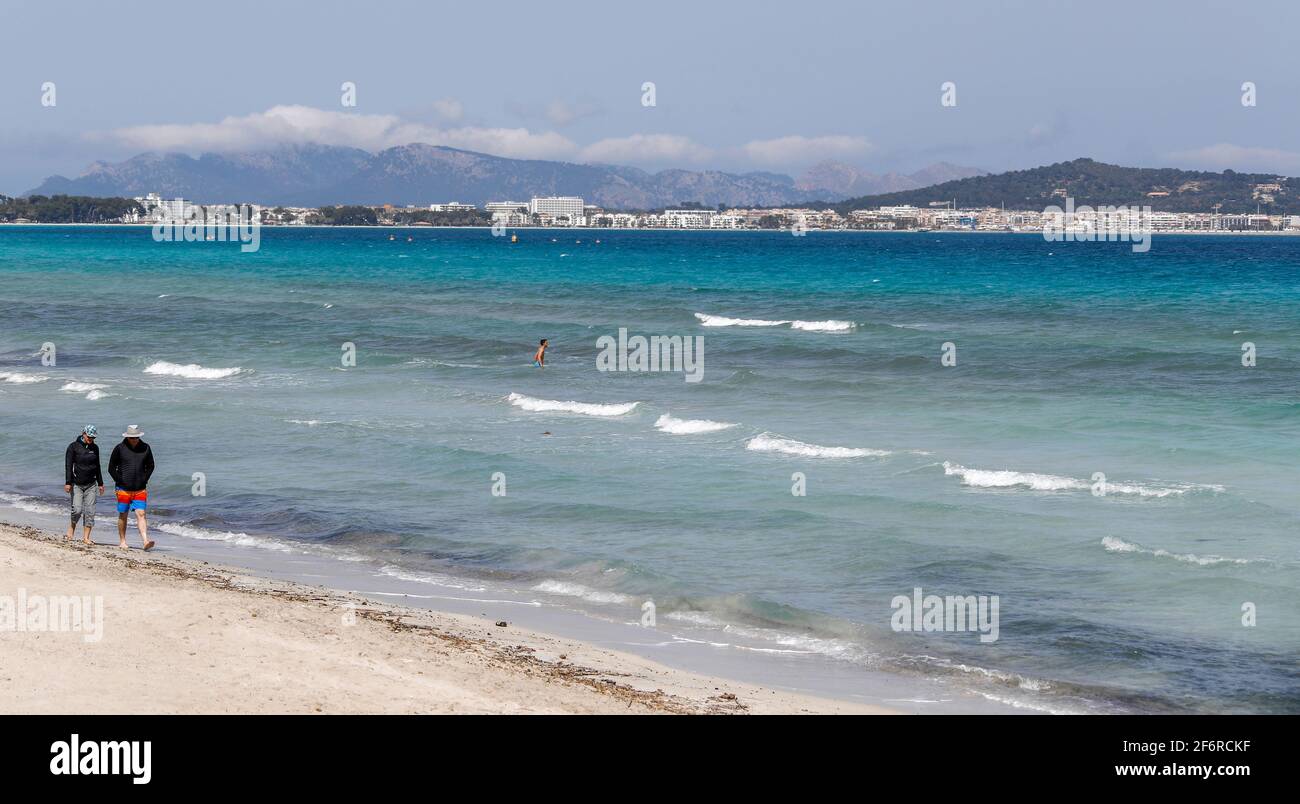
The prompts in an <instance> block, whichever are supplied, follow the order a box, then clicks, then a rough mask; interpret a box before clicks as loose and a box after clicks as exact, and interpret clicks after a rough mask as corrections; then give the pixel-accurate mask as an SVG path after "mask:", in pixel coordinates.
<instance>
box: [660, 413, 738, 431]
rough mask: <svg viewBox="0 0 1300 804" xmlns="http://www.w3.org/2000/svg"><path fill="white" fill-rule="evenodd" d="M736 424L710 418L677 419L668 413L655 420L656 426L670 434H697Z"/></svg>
mask: <svg viewBox="0 0 1300 804" xmlns="http://www.w3.org/2000/svg"><path fill="white" fill-rule="evenodd" d="M735 426H736V425H735V424H733V423H731V422H714V421H709V420H708V419H676V418H673V417H672V416H669V415H668V414H667V413H665V414H664V415H662V416H660V417H659V419H658V420H657V421H655V427H656V428H658V429H659V430H660V431H661V432H664V433H668V434H670V435H696V434H699V433H716V432H718V431H719V430H726V429H728V428H731V427H735Z"/></svg>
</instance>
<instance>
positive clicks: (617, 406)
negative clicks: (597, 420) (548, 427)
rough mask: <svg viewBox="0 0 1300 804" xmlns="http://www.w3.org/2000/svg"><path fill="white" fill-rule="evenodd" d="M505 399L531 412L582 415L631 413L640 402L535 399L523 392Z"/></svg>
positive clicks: (620, 414)
mask: <svg viewBox="0 0 1300 804" xmlns="http://www.w3.org/2000/svg"><path fill="white" fill-rule="evenodd" d="M506 400H507V401H508V402H509V403H510V404H512V405H514V406H515V407H517V408H523V409H524V410H527V411H531V412H533V413H581V414H582V415H584V416H622V415H623V414H625V413H631V412H632V411H633V410H634V409H635V408H636V406H637V405H639V404H641V403H640V402H614V403H609V404H600V403H595V402H561V401H559V400H557V399H537V398H535V397H531V396H524V395H523V394H511V395H510V396H508V397H506Z"/></svg>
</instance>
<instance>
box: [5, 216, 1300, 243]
mask: <svg viewBox="0 0 1300 804" xmlns="http://www.w3.org/2000/svg"><path fill="white" fill-rule="evenodd" d="M156 225H157V224H155V223H30V222H28V223H14V222H11V221H0V227H3V226H15V227H21V226H68V227H112V228H117V227H131V226H136V227H144V228H147V229H152V228H153V227H154V226H156ZM259 228H261V229H290V230H295V229H402V230H406V229H417V230H437V229H484V230H489V231H490V230H491V229H492V228H493V227H492V226H490V225H489V226H433V225H412V224H396V223H395V224H376V225H374V226H369V225H361V224H337V225H331V224H293V225H284V224H261V225H260V226H259ZM506 230H507V231H510V232H516V233H517V232H528V231H536V232H708V233H710V234H715V233H728V232H730V233H733V234H735V233H748V234H764V233H766V234H781V235H788V234H790V230H789V228H781V229H724V228H717V229H713V228H706V227H697V228H679V227H669V226H507V227H506ZM805 232H817V233H819V234H828V233H842V234H891V235H903V234H924V235H932V234H937V235H945V234H957V235H967V234H984V235H1036V236H1038V237H1042V236H1043V232H1042V231H1040V230H1037V229H1035V230H1030V231H1017V232H1008V231H1005V230H1002V229H818V228H816V227H808V228H807V229H806V230H805ZM1165 235H1193V236H1199V237H1213V236H1225V237H1236V236H1238V235H1245V236H1256V235H1259V236H1279V237H1296V236H1300V229H1297V230H1289V229H1284V230H1281V231H1252V230H1245V229H1243V230H1237V231H1234V230H1228V229H1219V230H1214V231H1205V230H1200V229H1174V230H1170V231H1154V232H1150V233H1149V236H1151V237H1155V236H1165ZM196 242H197V241H196ZM1084 242H1091V241H1084ZM1113 242H1126V241H1113Z"/></svg>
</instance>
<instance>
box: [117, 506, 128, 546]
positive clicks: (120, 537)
mask: <svg viewBox="0 0 1300 804" xmlns="http://www.w3.org/2000/svg"><path fill="white" fill-rule="evenodd" d="M117 546H118V547H120V548H122V549H123V550H130V549H131V548H130V547H127V546H126V512H125V511H123V512H122V513H120V514H118V515H117Z"/></svg>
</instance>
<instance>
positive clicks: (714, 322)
mask: <svg viewBox="0 0 1300 804" xmlns="http://www.w3.org/2000/svg"><path fill="white" fill-rule="evenodd" d="M695 317H696V318H698V319H699V320H700V324H701V325H703V326H706V327H779V326H782V325H785V324H789V323H790V322H789V321H767V320H765V319H762V318H727V317H726V316H720V315H707V314H705V313H696V314H695Z"/></svg>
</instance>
